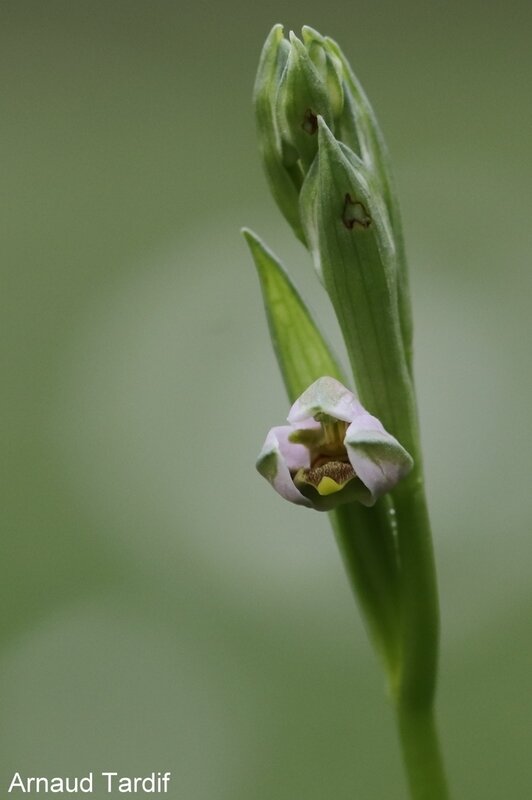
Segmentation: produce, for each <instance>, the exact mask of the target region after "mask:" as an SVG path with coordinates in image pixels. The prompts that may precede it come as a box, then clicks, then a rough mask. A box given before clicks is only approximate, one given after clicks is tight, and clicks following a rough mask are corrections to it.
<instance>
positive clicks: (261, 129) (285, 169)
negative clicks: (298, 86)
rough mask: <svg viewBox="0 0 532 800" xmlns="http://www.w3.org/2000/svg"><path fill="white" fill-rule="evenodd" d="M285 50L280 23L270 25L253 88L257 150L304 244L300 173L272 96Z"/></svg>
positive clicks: (282, 207)
mask: <svg viewBox="0 0 532 800" xmlns="http://www.w3.org/2000/svg"><path fill="white" fill-rule="evenodd" d="M289 51H290V45H289V44H288V42H287V40H286V39H285V38H284V35H283V27H282V25H274V27H273V28H272V30H271V31H270V34H269V36H268V38H267V39H266V42H265V43H264V47H263V49H262V53H261V57H260V61H259V67H258V70H257V77H256V79H255V87H254V90H253V105H254V108H255V119H256V123H257V135H258V140H259V150H260V154H261V157H262V163H263V167H264V171H265V173H266V178H267V180H268V184H269V187H270V191H271V193H272V195H273V198H274V200H275V202H276V203H277V205H278V207H279V209H280V211H281V213H282V214H283V216H284V217H285V219H286V220H287V222H288V223H289V225H290V226H291V227H292V230H293V231H294V233H295V235H296V236H297V238H298V239H299V240H300V241H301V242H302V243H303V244H305V234H304V232H303V228H302V225H301V221H300V218H299V205H298V198H299V190H300V188H301V183H302V181H303V175H302V173H301V168H300V166H299V164H298V163H297V155H296V156H295V157H292V158H290V155H289V154H288V153H287V152H286V146H284V145H283V142H282V140H281V135H280V132H279V129H278V125H277V120H276V115H275V99H276V96H277V91H278V88H279V83H280V81H281V75H282V73H283V71H284V69H285V67H286V62H287V59H288V53H289ZM291 162H292V163H291Z"/></svg>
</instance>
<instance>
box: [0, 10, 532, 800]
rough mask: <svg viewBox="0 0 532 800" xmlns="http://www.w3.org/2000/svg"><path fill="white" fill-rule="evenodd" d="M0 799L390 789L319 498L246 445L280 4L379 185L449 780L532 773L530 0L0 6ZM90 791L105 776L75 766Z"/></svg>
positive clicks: (266, 409)
mask: <svg viewBox="0 0 532 800" xmlns="http://www.w3.org/2000/svg"><path fill="white" fill-rule="evenodd" d="M0 11H1V14H0V15H1V21H0V63H1V70H0V74H1V78H0V97H1V101H0V102H1V108H0V129H1V135H0V141H1V147H2V180H1V194H2V212H1V219H2V242H3V246H2V285H3V291H2V303H3V304H4V308H3V313H2V319H3V325H4V329H3V335H2V345H3V348H4V351H5V354H4V357H5V363H6V367H5V372H4V374H5V375H6V377H5V380H4V387H5V391H4V392H3V403H4V404H5V406H4V410H3V414H2V425H3V431H4V434H3V435H4V440H5V444H4V446H3V450H4V453H5V454H6V456H5V458H4V459H3V461H4V464H5V467H6V469H5V476H4V479H3V490H4V499H3V501H2V553H3V554H2V558H1V561H0V571H1V580H0V585H1V593H2V620H1V642H0V644H1V651H0V698H1V699H0V709H1V712H0V751H1V753H2V757H1V762H2V766H1V774H0V786H1V795H2V796H4V795H6V791H7V782H8V780H9V779H10V777H11V776H12V774H13V773H14V771H15V770H20V771H22V772H23V773H24V774H25V775H48V776H53V775H76V774H78V775H84V774H86V773H87V772H88V771H89V770H93V771H95V772H98V771H100V770H116V771H119V772H121V773H123V774H126V775H142V774H147V773H149V772H151V771H153V770H155V771H157V770H161V771H166V770H170V771H172V773H173V779H172V783H171V791H170V793H169V796H170V797H171V798H175V800H249V799H250V798H254V800H272V798H274V799H275V800H296V799H297V798H305V799H306V800H323V798H328V797H334V798H336V800H351V799H352V798H357V800H405V798H406V790H405V784H404V781H403V775H402V768H401V762H400V757H399V751H398V747H397V744H396V740H395V732H394V729H393V724H392V720H391V715H390V711H389V708H388V707H387V704H386V701H385V699H384V695H383V691H382V689H383V686H382V683H383V682H382V678H381V675H380V672H379V669H378V665H377V663H376V661H375V658H374V656H373V654H372V652H371V650H370V648H369V646H368V644H367V641H366V638H365V634H364V631H363V629H362V625H361V622H360V618H359V616H358V613H357V611H356V609H355V608H354V606H353V602H352V599H351V596H350V593H349V589H348V586H347V581H346V579H345V577H344V574H343V572H342V568H341V565H340V561H339V557H338V555H337V552H336V549H335V545H334V542H333V540H332V535H331V533H330V531H329V529H328V525H327V520H326V519H325V518H324V517H322V516H321V515H319V514H313V513H307V512H305V511H301V510H300V509H298V508H296V507H290V506H289V505H288V504H283V502H282V501H281V500H280V498H278V497H277V496H276V495H275V494H274V493H273V492H272V491H271V490H270V489H269V488H268V487H267V485H266V484H265V483H264V482H263V481H262V480H261V479H259V478H258V477H257V476H256V474H255V473H254V469H253V463H254V459H255V455H256V453H257V451H258V448H259V447H260V445H261V444H262V439H263V436H264V434H265V432H266V430H267V429H268V427H269V426H270V425H272V424H275V423H277V424H278V423H280V422H281V421H282V420H283V419H284V417H285V416H286V413H287V402H286V400H285V396H284V392H283V389H282V385H281V381H280V378H279V376H278V374H277V368H276V364H275V363H274V358H273V355H272V352H271V350H270V346H269V341H268V335H267V331H266V325H265V322H264V319H263V312H262V307H261V300H260V296H259V291H258V286H257V281H256V277H255V275H254V272H253V268H252V265H251V262H250V258H249V256H248V254H247V252H246V249H245V246H244V244H243V242H242V241H241V238H240V235H239V227H240V226H241V225H244V224H246V225H249V226H251V227H253V228H255V229H256V230H257V231H258V232H259V233H260V234H261V235H263V236H264V237H265V238H266V240H267V241H268V242H269V243H270V245H271V246H272V247H273V248H274V250H276V252H277V253H278V254H279V255H281V257H282V258H283V259H284V260H285V263H287V264H288V265H289V267H290V271H291V273H292V275H293V276H294V278H295V280H296V281H297V282H298V284H299V286H300V287H301V288H302V290H303V293H304V295H305V297H306V298H307V299H308V300H309V301H310V303H311V305H312V307H313V308H314V309H315V311H316V312H317V313H318V314H319V316H320V319H321V320H322V321H323V325H324V326H325V328H326V330H327V331H328V333H329V336H330V338H332V340H333V341H334V342H336V343H337V344H339V337H338V333H337V331H336V328H335V323H334V319H333V316H332V314H331V311H330V309H329V307H328V304H327V301H326V298H325V297H324V295H323V293H322V291H321V289H320V287H319V286H318V284H317V281H316V279H315V276H314V274H313V272H312V269H311V267H310V263H309V260H308V259H307V257H306V255H305V253H304V252H303V250H302V249H301V248H300V247H299V246H298V245H297V244H296V243H295V242H294V240H293V237H292V235H291V234H290V232H289V231H288V229H287V226H286V225H285V223H284V222H283V220H282V219H281V217H280V215H279V214H278V213H277V210H276V208H275V207H274V205H273V201H272V200H271V199H270V197H269V195H268V192H267V188H266V183H265V179H264V177H263V175H262V172H261V166H260V164H259V160H258V155H257V152H256V140H255V132H254V120H253V115H252V109H251V103H250V95H251V89H252V83H253V79H254V73H255V69H256V63H257V59H258V55H259V52H260V48H261V45H262V42H263V40H264V38H265V36H266V34H267V33H268V31H269V29H270V27H271V26H272V24H273V23H275V22H283V23H284V24H285V25H286V28H287V29H289V28H291V27H292V28H294V29H296V30H297V29H299V28H300V27H301V25H302V24H310V25H312V26H314V27H316V28H318V29H319V30H321V31H322V32H323V33H328V34H330V35H332V36H333V37H334V38H336V39H337V40H338V41H339V42H340V44H341V45H342V47H343V48H344V50H345V51H346V53H347V54H348V56H349V57H350V59H351V61H352V63H353V65H354V67H355V69H356V71H357V72H358V74H359V77H360V78H361V79H362V81H363V83H364V85H365V87H366V89H367V91H368V93H369V95H370V97H371V100H372V102H373V104H374V106H375V107H376V109H377V112H378V115H379V118H380V121H381V123H382V126H383V128H384V131H385V135H386V137H387V140H388V143H389V146H390V149H391V152H392V156H393V163H394V168H395V173H396V178H397V183H398V187H399V191H400V197H401V201H402V209H403V215H404V222H405V231H406V237H407V244H408V250H409V254H410V261H411V274H412V284H413V292H414V302H415V321H416V368H417V381H418V388H419V398H420V404H421V416H422V427H423V434H424V443H425V448H426V463H427V474H428V489H429V496H430V500H431V508H432V514H433V522H434V532H435V546H436V551H437V558H438V565H439V575H440V588H441V596H442V616H443V640H442V669H441V681H440V694H439V709H440V720H441V729H442V736H443V739H444V742H445V750H446V754H447V761H448V767H449V773H450V777H451V781H452V784H453V786H454V790H455V797H456V798H468V800H475V799H476V798H479V799H480V798H482V800H500V799H501V798H507V797H512V798H527V797H531V796H532V761H531V746H532V742H531V718H532V631H531V616H532V581H531V575H532V537H531V536H530V519H531V515H532V495H531V491H530V477H529V461H530V458H529V453H530V448H531V445H532V433H531V426H530V422H529V416H530V408H531V406H532V382H531V380H530V377H529V376H530V339H531V334H532V329H531V328H532V326H531V324H530V301H531V297H532V270H531V269H530V253H531V251H532V234H531V224H530V218H531V214H532V192H531V178H532V166H531V161H532V159H531V155H530V139H531V137H530V133H531V130H532V108H531V101H530V97H531V93H530V87H531V85H532V57H531V49H530V30H531V25H532V11H531V6H530V3H529V2H525V0H523V2H518V1H517V0H514V1H513V2H509V3H506V4H500V3H496V2H486V0H478V1H475V0H469V1H468V2H465V3H464V2H455V0H453V1H452V2H435V1H434V2H422V1H421V0H408V1H407V2H399V3H398V2H392V0H381V2H369V1H368V0H355V2H353V0H338V2H336V3H335V4H331V3H322V4H320V3H318V2H317V1H316V0H306V2H303V0H284V1H283V2H270V3H269V4H264V5H256V6H254V5H251V4H250V3H247V2H246V3H244V2H243V1H242V0H240V1H239V0H232V2H226V3H220V4H214V3H206V2H196V3H184V2H165V1H164V0H150V1H148V0H144V1H143V2H139V1H138V0H129V1H128V2H120V1H119V0H106V2H100V1H96V0H91V1H90V2H54V1H53V0H51V1H48V2H26V1H25V0H20V1H19V2H6V1H5V0H4V2H2V4H1V7H0ZM93 796H95V797H97V798H100V797H104V796H107V795H105V794H104V792H103V787H101V786H100V788H98V791H96V792H95V794H94V795H93Z"/></svg>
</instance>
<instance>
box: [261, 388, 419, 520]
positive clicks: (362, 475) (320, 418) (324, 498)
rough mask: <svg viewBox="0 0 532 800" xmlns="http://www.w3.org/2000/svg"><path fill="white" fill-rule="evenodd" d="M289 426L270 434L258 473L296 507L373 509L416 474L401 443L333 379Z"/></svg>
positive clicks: (313, 392)
mask: <svg viewBox="0 0 532 800" xmlns="http://www.w3.org/2000/svg"><path fill="white" fill-rule="evenodd" d="M288 422H289V423H290V424H289V425H284V426H280V427H276V428H272V430H271V431H270V433H269V434H268V437H267V439H266V442H265V444H264V447H263V449H262V452H261V454H260V456H259V459H258V461H257V469H258V470H259V472H260V473H261V474H262V475H263V476H264V477H265V478H267V480H268V481H269V482H270V483H271V484H272V486H273V488H274V489H275V490H276V491H277V492H278V493H279V494H281V495H282V496H283V497H285V498H286V499H287V500H290V501H291V502H292V503H297V504H298V505H305V506H308V507H311V508H315V509H317V510H320V511H328V510H330V509H331V508H334V507H335V506H337V505H339V504H341V503H347V502H352V501H354V500H357V501H358V502H360V503H362V504H363V505H366V506H372V505H374V503H375V502H376V501H377V499H378V498H379V497H380V496H381V495H382V494H384V493H386V492H388V491H390V490H391V489H393V488H394V486H395V485H396V484H397V482H398V481H399V480H400V479H401V478H402V477H404V476H405V475H406V474H407V473H408V472H409V471H410V469H411V468H412V463H413V462H412V459H411V457H410V456H409V454H408V453H407V452H406V450H405V449H404V448H403V447H402V446H401V445H400V444H399V442H398V441H397V439H395V438H394V437H393V436H391V435H390V434H389V433H388V432H387V431H386V430H385V429H384V427H383V426H382V424H381V422H380V421H379V420H378V419H377V418H376V417H373V416H372V415H371V414H369V413H368V412H367V411H366V410H365V409H364V407H363V406H362V405H361V404H360V402H359V401H358V400H357V399H356V397H355V396H354V394H353V393H352V392H350V391H349V389H346V387H345V386H343V385H342V384H341V383H340V382H339V381H337V380H335V379H334V378H330V377H323V378H320V379H319V380H317V381H315V383H313V384H312V385H311V386H309V388H308V389H306V390H305V391H304V392H303V394H302V395H301V397H299V398H298V400H296V402H295V403H294V405H293V406H292V408H291V410H290V414H289V416H288Z"/></svg>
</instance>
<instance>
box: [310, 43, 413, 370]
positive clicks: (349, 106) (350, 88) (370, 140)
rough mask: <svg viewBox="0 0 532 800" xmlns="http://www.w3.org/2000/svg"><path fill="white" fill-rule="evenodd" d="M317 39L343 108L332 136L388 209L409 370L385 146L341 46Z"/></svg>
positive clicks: (406, 293)
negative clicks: (362, 167) (330, 63)
mask: <svg viewBox="0 0 532 800" xmlns="http://www.w3.org/2000/svg"><path fill="white" fill-rule="evenodd" d="M318 35H319V34H318ZM320 39H321V42H322V44H323V47H324V48H325V49H326V50H327V52H328V53H329V54H330V56H331V57H332V58H333V60H334V63H335V64H336V68H337V70H338V73H339V75H340V76H341V80H342V87H343V94H344V108H343V113H342V115H341V117H340V118H339V119H337V120H336V121H335V122H336V127H335V136H336V138H337V139H339V140H340V141H342V142H343V143H344V144H346V145H347V146H348V147H350V148H351V149H352V150H353V151H354V152H355V153H357V154H358V155H360V157H361V158H362V160H363V161H364V163H365V164H366V165H367V167H368V168H369V170H370V171H371V172H372V173H373V174H374V175H375V178H376V179H377V181H378V184H379V189H380V192H381V194H382V196H383V199H384V202H385V203H386V207H387V209H388V215H389V217H390V222H391V226H392V229H393V233H394V239H395V246H396V251H397V267H398V278H397V286H398V303H399V314H400V322H401V332H402V336H403V342H404V346H405V350H406V356H407V362H408V366H409V369H410V371H412V337H413V330H412V327H413V326H412V305H411V300H410V289H409V281H408V265H407V261H406V253H405V246H404V238H403V227H402V223H401V212H400V209H399V201H398V200H397V196H396V192H395V187H394V183H393V177H392V170H391V165H390V156H389V153H388V148H387V147H386V143H385V140H384V137H383V135H382V132H381V129H380V126H379V123H378V121H377V117H376V115H375V112H374V111H373V108H372V106H371V103H370V102H369V100H368V98H367V96H366V93H365V92H364V89H363V88H362V85H361V84H360V81H359V80H358V79H357V77H356V75H355V74H354V72H353V70H352V68H351V65H350V64H349V61H348V60H347V58H346V57H345V55H344V54H343V52H342V50H341V48H340V47H339V45H338V44H337V43H336V42H335V41H334V39H331V38H330V37H328V36H327V37H320Z"/></svg>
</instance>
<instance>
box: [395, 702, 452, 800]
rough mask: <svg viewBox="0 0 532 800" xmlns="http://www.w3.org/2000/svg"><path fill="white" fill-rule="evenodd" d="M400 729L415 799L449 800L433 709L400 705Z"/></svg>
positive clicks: (404, 756)
mask: <svg viewBox="0 0 532 800" xmlns="http://www.w3.org/2000/svg"><path fill="white" fill-rule="evenodd" d="M397 726H398V730H399V738H400V741H401V747H402V752H403V760H404V763H405V767H406V772H407V776H408V783H409V787H410V796H411V798H412V800H448V798H449V794H448V790H447V782H446V779H445V774H444V770H443V763H442V759H441V754H440V748H439V743H438V736H437V733H436V726H435V722H434V716H433V712H432V709H430V708H429V709H422V710H413V709H412V708H410V707H408V706H406V705H401V704H400V705H399V706H398V708H397Z"/></svg>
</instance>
